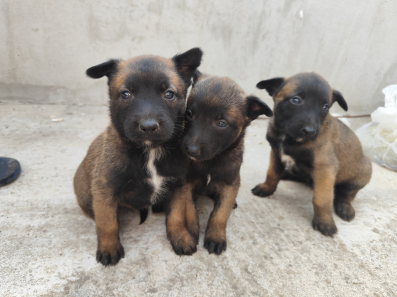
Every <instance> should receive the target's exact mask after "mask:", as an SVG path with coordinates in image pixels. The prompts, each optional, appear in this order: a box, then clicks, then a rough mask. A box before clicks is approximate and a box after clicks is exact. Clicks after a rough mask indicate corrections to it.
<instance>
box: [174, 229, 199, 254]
mask: <svg viewBox="0 0 397 297" xmlns="http://www.w3.org/2000/svg"><path fill="white" fill-rule="evenodd" d="M168 239H169V241H170V243H171V245H172V248H173V249H174V252H175V254H177V255H188V256H190V255H192V254H194V253H195V252H196V251H197V239H196V238H195V237H194V236H193V235H192V234H191V233H190V232H189V231H188V230H187V229H180V230H177V231H175V232H172V233H171V234H170V233H169V234H168Z"/></svg>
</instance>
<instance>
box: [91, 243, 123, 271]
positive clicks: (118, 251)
mask: <svg viewBox="0 0 397 297" xmlns="http://www.w3.org/2000/svg"><path fill="white" fill-rule="evenodd" d="M124 255H125V254H124V248H123V246H122V245H121V244H120V245H119V246H118V247H117V248H114V249H109V250H107V249H101V248H100V247H99V248H98V250H97V252H96V260H97V262H100V263H101V264H102V265H104V266H108V265H116V264H117V263H118V262H119V261H120V259H121V258H124Z"/></svg>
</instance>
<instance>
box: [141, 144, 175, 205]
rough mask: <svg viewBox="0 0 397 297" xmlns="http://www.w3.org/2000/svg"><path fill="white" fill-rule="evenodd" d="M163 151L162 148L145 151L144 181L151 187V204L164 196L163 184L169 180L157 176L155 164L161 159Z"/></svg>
mask: <svg viewBox="0 0 397 297" xmlns="http://www.w3.org/2000/svg"><path fill="white" fill-rule="evenodd" d="M163 153H164V151H163V149H162V148H155V149H150V150H148V151H147V162H146V166H145V170H146V172H147V174H148V176H149V177H148V178H147V179H146V181H147V182H148V183H149V184H150V185H151V186H152V187H153V193H152V195H151V197H150V202H151V204H154V203H156V201H157V200H158V198H159V197H161V195H162V194H164V191H165V190H166V189H165V184H166V182H167V180H169V179H170V178H169V177H168V178H167V177H165V176H162V175H160V174H159V172H158V169H157V167H156V164H155V163H156V162H157V161H158V160H159V159H160V158H161V157H162V155H163Z"/></svg>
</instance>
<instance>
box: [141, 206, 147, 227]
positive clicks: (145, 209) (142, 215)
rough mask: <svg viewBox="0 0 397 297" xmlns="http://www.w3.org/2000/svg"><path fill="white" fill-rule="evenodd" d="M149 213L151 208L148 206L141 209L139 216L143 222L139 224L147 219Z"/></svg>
mask: <svg viewBox="0 0 397 297" xmlns="http://www.w3.org/2000/svg"><path fill="white" fill-rule="evenodd" d="M148 213H149V208H147V207H146V208H143V209H140V210H139V216H140V217H141V222H140V223H139V225H141V224H142V223H144V222H145V221H146V219H147V216H148Z"/></svg>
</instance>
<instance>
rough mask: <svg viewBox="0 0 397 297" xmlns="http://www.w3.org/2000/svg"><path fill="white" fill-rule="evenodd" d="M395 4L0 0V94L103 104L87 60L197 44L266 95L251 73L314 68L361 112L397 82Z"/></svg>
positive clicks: (214, 62) (357, 0)
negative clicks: (384, 90)
mask: <svg viewBox="0 0 397 297" xmlns="http://www.w3.org/2000/svg"><path fill="white" fill-rule="evenodd" d="M396 12H397V1H391V0H369V1H362V0H350V1H346V0H343V1H342V0H332V1H331V0H326V1H316V0H296V1H293V0H265V1H255V2H254V1H248V0H246V1H241V0H222V1H193V0H176V1H163V0H149V1H131V0H130V1H127V0H120V1H108V0H97V1H88V0H85V1H82V0H68V1H63V0H35V1H28V0H26V1H23V0H0V40H1V42H0V101H1V102H2V103H10V102H14V103H17V102H31V103H53V104H78V103H84V104H105V103H106V80H105V79H101V80H97V81H94V80H91V79H89V78H87V77H86V76H85V74H84V72H85V70H86V69H87V68H88V67H90V66H93V65H95V64H97V63H101V62H103V61H105V60H107V59H109V58H129V57H131V56H135V55H140V54H148V53H152V54H158V55H162V56H168V57H170V56H173V55H174V54H175V53H177V52H181V51H184V50H187V49H189V48H191V47H195V46H200V47H201V48H202V49H203V50H204V51H205V56H204V61H203V64H202V65H203V66H202V71H204V72H208V73H212V74H217V75H226V76H230V77H231V78H233V79H235V80H236V81H237V82H238V83H240V84H241V85H242V87H244V88H245V89H246V90H247V92H249V93H256V94H258V95H259V96H260V97H261V98H263V99H265V101H267V102H271V99H270V98H269V97H268V96H267V95H266V94H265V92H264V91H259V90H256V89H255V85H256V83H257V82H258V81H259V80H262V79H267V78H271V77H273V76H290V75H292V74H294V73H296V72H300V71H316V72H318V73H320V74H321V75H323V76H324V77H325V78H326V79H327V80H328V81H329V82H330V83H331V86H333V87H334V88H336V89H338V90H340V91H341V92H342V93H343V94H344V95H345V98H346V99H347V101H348V104H349V106H350V108H351V112H350V113H353V114H354V113H356V114H357V113H369V112H370V111H372V110H373V109H374V108H376V107H377V106H380V105H383V94H382V93H381V89H382V88H383V87H385V86H387V85H389V84H392V83H397V33H396V32H397V31H396V28H397V18H396V17H395V16H396ZM334 111H340V109H337V108H336V109H334Z"/></svg>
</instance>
